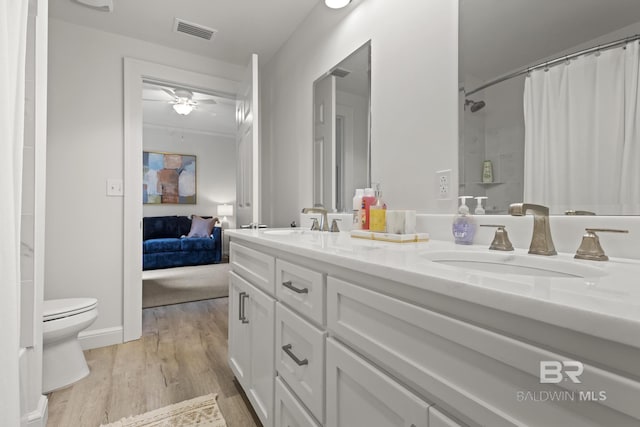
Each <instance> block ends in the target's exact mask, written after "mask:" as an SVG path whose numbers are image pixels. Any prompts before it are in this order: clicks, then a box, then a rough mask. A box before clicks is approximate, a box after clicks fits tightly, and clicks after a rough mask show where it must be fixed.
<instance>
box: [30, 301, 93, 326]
mask: <svg viewBox="0 0 640 427" xmlns="http://www.w3.org/2000/svg"><path fill="white" fill-rule="evenodd" d="M97 305H98V300H97V299H95V298H67V299H52V300H45V301H44V305H43V309H42V319H43V320H44V321H45V322H46V321H49V320H55V319H60V318H62V317H69V316H73V315H74V314H80V313H84V312H85V311H89V310H93V309H94V308H96V306H97Z"/></svg>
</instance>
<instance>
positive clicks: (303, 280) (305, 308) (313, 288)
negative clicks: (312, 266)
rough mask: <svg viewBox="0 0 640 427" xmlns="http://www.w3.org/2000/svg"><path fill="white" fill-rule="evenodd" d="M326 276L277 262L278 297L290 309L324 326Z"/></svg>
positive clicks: (281, 261) (283, 262)
mask: <svg viewBox="0 0 640 427" xmlns="http://www.w3.org/2000/svg"><path fill="white" fill-rule="evenodd" d="M324 289H325V286H324V274H322V273H318V272H317V271H313V270H309V269H308V268H304V267H300V266H298V265H295V264H292V263H290V262H287V261H283V260H281V259H278V260H276V295H277V296H278V299H279V300H280V301H283V302H284V303H285V304H287V305H288V306H289V307H291V308H293V309H294V310H295V311H297V312H298V313H300V314H302V315H303V316H306V317H308V318H309V319H311V320H312V321H314V322H316V323H318V324H319V325H323V324H324Z"/></svg>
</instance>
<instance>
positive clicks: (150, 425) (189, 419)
mask: <svg viewBox="0 0 640 427" xmlns="http://www.w3.org/2000/svg"><path fill="white" fill-rule="evenodd" d="M217 397H218V395H217V394H208V395H206V396H200V397H196V398H195V399H191V400H185V401H183V402H180V403H176V404H173V405H169V406H165V407H164V408H160V409H156V410H153V411H149V412H145V413H144V414H140V415H135V416H133V417H129V418H123V419H121V420H120V421H116V422H114V423H111V424H104V425H102V426H100V427H226V426H227V423H226V422H225V420H224V417H223V416H222V414H221V413H220V409H219V408H218V402H217V401H216V399H217Z"/></svg>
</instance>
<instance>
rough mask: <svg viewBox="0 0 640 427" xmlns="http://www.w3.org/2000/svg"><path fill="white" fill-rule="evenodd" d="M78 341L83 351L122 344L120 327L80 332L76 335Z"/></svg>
mask: <svg viewBox="0 0 640 427" xmlns="http://www.w3.org/2000/svg"><path fill="white" fill-rule="evenodd" d="M78 341H80V346H81V347H82V349H83V350H91V349H92V348H99V347H107V346H109V345H114V344H122V343H123V342H124V341H123V339H122V326H116V327H113V328H104V329H93V330H89V331H82V332H80V334H78Z"/></svg>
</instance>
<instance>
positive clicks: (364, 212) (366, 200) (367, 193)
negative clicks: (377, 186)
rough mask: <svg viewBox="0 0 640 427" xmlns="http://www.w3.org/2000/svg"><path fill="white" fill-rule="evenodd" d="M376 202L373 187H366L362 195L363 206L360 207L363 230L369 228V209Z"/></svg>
mask: <svg viewBox="0 0 640 427" xmlns="http://www.w3.org/2000/svg"><path fill="white" fill-rule="evenodd" d="M375 202H376V196H375V193H374V192H373V188H365V189H364V196H362V206H361V208H360V224H361V228H362V229H363V230H368V229H369V209H370V208H371V205H373V204H374V203H375Z"/></svg>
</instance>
